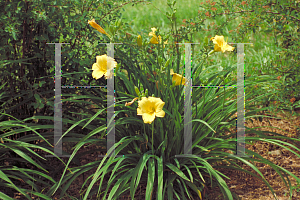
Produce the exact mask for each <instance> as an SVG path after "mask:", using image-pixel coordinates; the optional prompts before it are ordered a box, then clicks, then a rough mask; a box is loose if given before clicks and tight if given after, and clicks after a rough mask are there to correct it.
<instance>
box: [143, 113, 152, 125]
mask: <svg viewBox="0 0 300 200" xmlns="http://www.w3.org/2000/svg"><path fill="white" fill-rule="evenodd" d="M142 117H143V121H144V123H145V124H151V123H152V122H153V121H154V119H155V114H154V113H152V114H150V113H143V116H142Z"/></svg>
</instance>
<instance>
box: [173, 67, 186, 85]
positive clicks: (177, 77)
mask: <svg viewBox="0 0 300 200" xmlns="http://www.w3.org/2000/svg"><path fill="white" fill-rule="evenodd" d="M170 75H173V78H172V83H173V82H174V81H175V86H177V85H180V81H181V85H184V84H185V77H182V75H180V74H176V73H174V71H173V69H171V70H170Z"/></svg>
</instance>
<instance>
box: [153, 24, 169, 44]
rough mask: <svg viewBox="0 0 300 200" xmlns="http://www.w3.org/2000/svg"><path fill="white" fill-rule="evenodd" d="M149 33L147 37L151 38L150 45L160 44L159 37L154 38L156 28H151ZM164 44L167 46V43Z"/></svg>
mask: <svg viewBox="0 0 300 200" xmlns="http://www.w3.org/2000/svg"><path fill="white" fill-rule="evenodd" d="M151 30H152V31H151V32H150V33H149V36H152V38H151V40H150V43H152V44H158V43H161V36H160V35H159V36H158V37H157V36H156V34H155V31H157V29H156V28H154V27H153V28H151ZM164 44H168V41H165V42H164Z"/></svg>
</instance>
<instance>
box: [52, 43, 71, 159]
mask: <svg viewBox="0 0 300 200" xmlns="http://www.w3.org/2000/svg"><path fill="white" fill-rule="evenodd" d="M47 44H55V89H54V91H55V99H54V154H55V155H56V156H58V157H69V155H62V138H61V137H62V102H61V45H62V44H70V43H47ZM46 157H54V156H53V155H46Z"/></svg>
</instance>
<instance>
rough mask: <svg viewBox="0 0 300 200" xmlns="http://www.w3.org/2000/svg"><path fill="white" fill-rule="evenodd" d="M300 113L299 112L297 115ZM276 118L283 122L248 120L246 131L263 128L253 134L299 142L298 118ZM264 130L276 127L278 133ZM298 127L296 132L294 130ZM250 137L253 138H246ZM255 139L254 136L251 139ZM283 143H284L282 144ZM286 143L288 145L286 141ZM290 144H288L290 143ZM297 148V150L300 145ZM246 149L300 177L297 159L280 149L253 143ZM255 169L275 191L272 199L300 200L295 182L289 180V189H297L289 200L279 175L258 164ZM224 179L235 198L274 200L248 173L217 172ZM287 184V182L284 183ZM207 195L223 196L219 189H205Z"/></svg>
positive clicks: (220, 199)
mask: <svg viewBox="0 0 300 200" xmlns="http://www.w3.org/2000/svg"><path fill="white" fill-rule="evenodd" d="M297 112H298V113H300V112H299V111H297ZM273 116H277V117H281V118H284V119H273V118H268V117H266V118H263V119H262V121H259V120H258V119H252V120H253V123H252V122H251V121H250V120H247V121H246V123H245V126H246V127H249V128H253V127H263V128H258V129H256V130H262V131H275V132H276V133H279V134H282V135H284V136H288V137H291V138H298V139H299V138H300V131H299V127H300V117H292V116H291V115H290V114H287V115H286V114H277V115H275V114H274V115H273ZM267 126H273V127H278V128H280V129H282V130H279V129H272V128H270V127H267ZM297 127H298V130H297ZM249 136H252V135H249ZM253 136H254V135H253ZM283 141H286V140H283ZM286 142H288V141H286ZM289 143H291V142H289ZM297 144H298V146H297V147H298V148H299V146H300V145H299V142H298V143H297ZM245 147H246V148H247V149H249V150H251V151H254V152H255V153H258V154H259V155H261V156H262V157H263V158H265V159H268V160H270V161H272V162H273V163H275V164H276V165H279V166H281V167H283V168H285V169H287V170H288V171H290V172H291V173H293V174H294V175H295V176H296V177H298V178H299V177H300V157H298V156H297V155H295V154H293V153H292V152H289V151H288V150H286V149H284V148H283V147H279V146H277V145H276V146H275V145H272V144H269V143H265V142H256V143H255V144H253V145H249V144H246V145H245ZM293 150H294V151H295V152H296V153H298V154H299V153H300V152H299V151H297V150H295V149H293ZM240 166H241V167H242V168H243V169H246V170H249V171H251V172H253V170H251V168H250V167H249V166H247V165H246V164H244V163H241V164H240ZM256 166H257V167H258V169H259V170H260V171H261V173H262V174H263V175H264V177H265V179H266V180H267V181H268V182H269V184H270V185H271V187H272V188H273V189H274V192H275V195H276V197H277V198H278V200H288V199H291V200H299V199H300V185H298V186H297V184H296V180H295V179H294V178H293V177H291V176H289V179H290V181H291V185H292V186H293V187H296V188H295V189H294V190H293V192H292V194H293V195H292V198H290V197H289V189H288V187H286V186H285V184H284V181H283V180H282V178H281V177H280V175H279V174H278V173H277V172H276V171H275V170H274V169H272V168H271V167H270V166H269V165H267V164H263V163H258V164H256ZM218 171H220V172H221V173H223V174H224V175H226V176H228V177H229V178H230V180H228V179H224V180H225V181H226V183H227V185H228V187H229V189H230V190H231V191H232V192H235V193H236V194H237V196H238V197H239V198H240V199H241V200H273V199H275V197H274V196H273V194H272V192H271V191H270V189H269V188H268V186H267V185H266V184H265V183H264V182H263V181H262V180H260V179H258V178H256V177H253V176H251V175H249V174H247V173H244V172H240V171H235V170H228V169H220V170H218ZM287 183H288V182H287ZM297 189H298V192H297ZM207 193H208V194H209V195H208V196H207V198H205V199H206V200H223V199H224V196H223V195H222V193H221V192H220V191H219V189H218V188H210V187H208V190H207Z"/></svg>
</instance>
